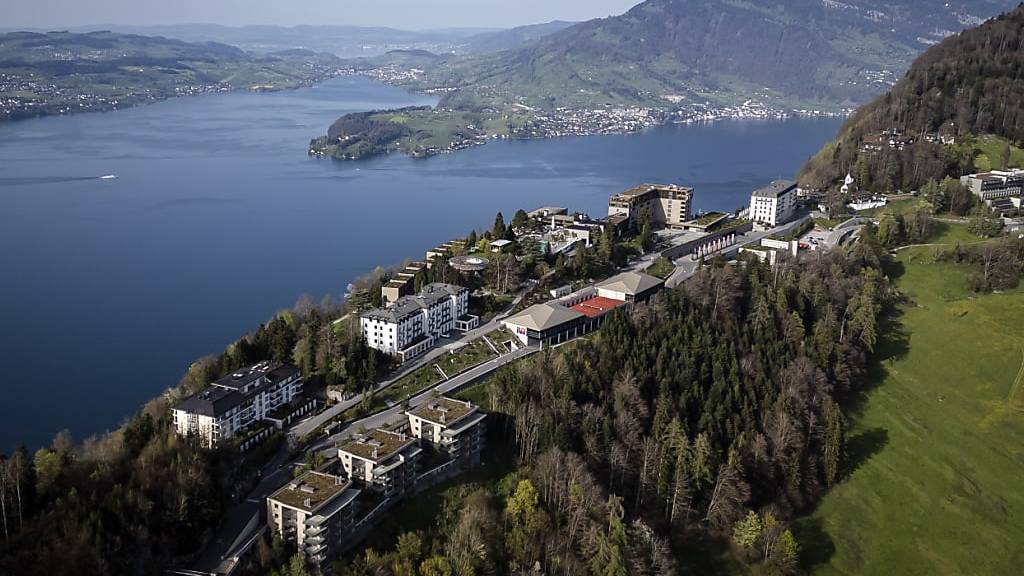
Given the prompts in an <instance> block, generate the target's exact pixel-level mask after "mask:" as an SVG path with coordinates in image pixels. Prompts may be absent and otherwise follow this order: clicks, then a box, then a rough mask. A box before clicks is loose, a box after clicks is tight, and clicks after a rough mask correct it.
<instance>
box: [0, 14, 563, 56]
mask: <svg viewBox="0 0 1024 576" xmlns="http://www.w3.org/2000/svg"><path fill="white" fill-rule="evenodd" d="M573 24H574V23H573V22H562V21H555V22H547V23H543V24H533V25H527V26H518V27H515V28H508V29H493V28H447V29H438V30H399V29H396V28H388V27H361V26H333V25H325V26H319V25H316V26H314V25H310V26H269V25H268V26H223V25H220V24H170V25H154V26H125V25H107V24H99V25H95V26H78V27H74V28H70V29H69V31H70V32H79V33H87V32H98V31H111V32H115V33H119V34H133V35H141V36H162V37H166V38H170V39H175V40H182V41H185V42H200V43H201V42H218V43H222V44H230V45H232V46H237V47H239V48H242V49H243V50H247V51H250V52H259V53H267V52H279V51H282V50H292V49H296V48H300V49H306V50H313V51H315V52H326V53H329V54H334V55H335V56H338V57H340V58H361V57H372V56H379V55H381V54H385V53H386V52H389V51H392V50H426V51H429V52H432V53H435V54H477V53H483V52H496V51H499V50H508V49H511V48H517V47H519V46H522V45H524V44H526V43H528V42H531V41H534V40H537V39H539V38H541V37H543V36H545V35H547V34H551V33H554V32H557V31H560V30H563V29H565V28H568V27H569V26H572V25H573ZM0 31H4V30H2V29H0ZM11 31H14V30H11ZM32 31H33V32H46V30H32Z"/></svg>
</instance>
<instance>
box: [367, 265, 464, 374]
mask: <svg viewBox="0 0 1024 576" xmlns="http://www.w3.org/2000/svg"><path fill="white" fill-rule="evenodd" d="M468 311H469V290H466V289H465V288H463V287H461V286H455V285H452V284H440V283H436V284H428V285H427V286H426V287H425V288H424V289H423V291H422V292H420V293H419V294H417V295H415V296H403V297H401V298H399V299H398V300H396V301H395V302H394V303H392V304H391V305H390V306H388V307H386V308H379V309H377V310H371V311H369V312H366V313H365V314H363V315H362V317H361V318H360V322H359V324H360V329H361V331H362V334H363V338H365V339H366V343H367V345H369V346H370V347H371V348H374V349H377V350H380V351H381V352H384V353H386V354H391V355H393V356H396V357H398V359H399V360H400V361H402V362H405V361H407V360H409V359H411V358H415V357H416V356H419V355H420V354H423V353H424V352H426V351H427V350H429V349H430V348H431V347H432V346H433V345H434V343H435V342H436V341H437V339H438V338H440V337H442V336H446V335H447V334H448V333H449V332H451V331H452V330H463V331H465V330H471V329H473V328H475V327H476V325H477V324H478V323H479V318H477V317H475V316H470V315H469V314H468Z"/></svg>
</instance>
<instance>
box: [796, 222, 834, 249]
mask: <svg viewBox="0 0 1024 576" xmlns="http://www.w3.org/2000/svg"><path fill="white" fill-rule="evenodd" d="M799 240H800V248H801V249H809V250H817V249H818V247H819V246H821V247H826V246H827V245H828V230H824V229H822V228H819V227H818V226H815V227H814V228H811V230H810V231H809V232H807V233H806V234H804V235H803V236H801V237H800V238H799Z"/></svg>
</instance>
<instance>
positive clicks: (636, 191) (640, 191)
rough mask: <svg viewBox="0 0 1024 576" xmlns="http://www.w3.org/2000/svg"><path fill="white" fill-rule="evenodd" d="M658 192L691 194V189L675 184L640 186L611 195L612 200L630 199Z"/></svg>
mask: <svg viewBox="0 0 1024 576" xmlns="http://www.w3.org/2000/svg"><path fill="white" fill-rule="evenodd" d="M659 190H665V191H669V192H693V188H689V187H686V186H676V185H675V184H641V185H639V186H637V187H635V188H630V189H629V190H626V191H624V192H619V193H618V194H613V195H612V198H615V197H620V198H621V197H626V198H630V197H633V196H643V195H644V194H649V193H651V192H656V191H659Z"/></svg>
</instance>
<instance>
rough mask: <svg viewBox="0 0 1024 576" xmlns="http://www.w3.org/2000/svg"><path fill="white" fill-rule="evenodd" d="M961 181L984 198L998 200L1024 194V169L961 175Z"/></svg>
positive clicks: (973, 192)
mask: <svg viewBox="0 0 1024 576" xmlns="http://www.w3.org/2000/svg"><path fill="white" fill-rule="evenodd" d="M960 183H961V184H963V185H964V186H966V187H967V189H968V190H970V191H971V193H972V194H974V195H975V196H977V197H978V198H981V199H982V200H985V201H989V200H998V199H1000V198H1011V197H1013V196H1021V195H1022V194H1024V170H1017V169H1014V170H1005V171H1004V170H993V171H991V172H985V173H982V174H968V175H967V176H961V177H960Z"/></svg>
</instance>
